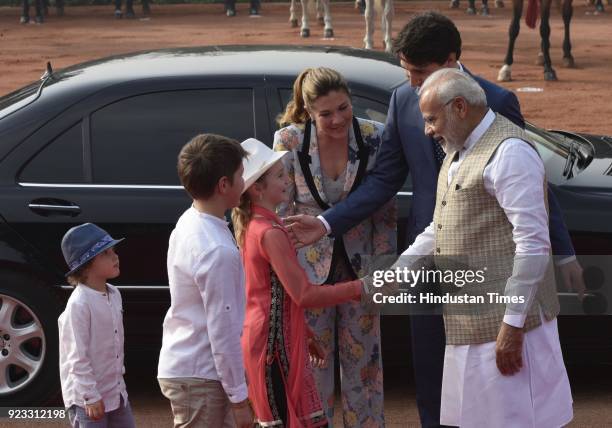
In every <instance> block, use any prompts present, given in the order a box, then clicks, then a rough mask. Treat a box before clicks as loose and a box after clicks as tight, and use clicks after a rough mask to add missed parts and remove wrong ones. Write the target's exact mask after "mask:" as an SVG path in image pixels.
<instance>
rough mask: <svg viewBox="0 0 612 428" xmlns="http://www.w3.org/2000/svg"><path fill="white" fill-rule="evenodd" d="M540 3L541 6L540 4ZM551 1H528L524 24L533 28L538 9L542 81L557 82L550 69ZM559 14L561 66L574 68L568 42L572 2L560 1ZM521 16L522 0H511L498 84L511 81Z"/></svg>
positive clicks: (570, 47)
mask: <svg viewBox="0 0 612 428" xmlns="http://www.w3.org/2000/svg"><path fill="white" fill-rule="evenodd" d="M540 1H541V4H540ZM551 2H552V0H528V4H527V13H526V16H525V23H526V24H527V26H528V27H530V28H535V24H536V21H537V17H538V8H540V36H541V38H542V45H541V49H542V59H543V65H544V80H547V81H554V80H557V73H556V72H555V70H554V69H553V67H552V62H551V60H550V52H549V51H550V24H549V21H550V5H551ZM561 8H562V9H561V13H562V16H563V24H564V27H565V34H564V38H563V64H564V66H565V67H568V68H573V67H575V62H574V57H573V56H572V44H571V42H570V21H571V19H572V13H573V8H572V0H562V3H561ZM522 14H523V0H512V21H511V23H510V30H509V35H510V40H509V43H508V51H507V53H506V59H505V60H504V65H503V66H502V67H501V69H500V70H499V73H498V74H497V80H498V81H500V82H509V81H510V80H512V75H511V74H512V73H511V72H512V63H513V62H514V59H513V56H512V54H513V51H514V42H515V41H516V38H517V37H518V34H519V29H520V20H521V15H522Z"/></svg>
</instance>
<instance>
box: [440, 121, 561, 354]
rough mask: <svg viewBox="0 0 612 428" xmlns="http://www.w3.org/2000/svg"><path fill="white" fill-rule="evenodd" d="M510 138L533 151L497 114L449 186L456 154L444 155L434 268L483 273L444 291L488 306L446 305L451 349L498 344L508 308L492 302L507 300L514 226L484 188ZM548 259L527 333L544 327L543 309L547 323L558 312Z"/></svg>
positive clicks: (521, 133)
mask: <svg viewBox="0 0 612 428" xmlns="http://www.w3.org/2000/svg"><path fill="white" fill-rule="evenodd" d="M509 138H518V139H521V140H523V141H526V142H528V143H529V144H530V145H531V146H532V147H534V146H533V143H531V142H530V141H529V140H528V139H527V135H526V134H525V131H524V130H522V129H521V128H519V127H518V126H516V125H515V124H513V123H512V122H510V121H509V120H508V119H506V118H505V117H503V116H500V115H499V114H497V115H496V118H495V120H494V122H493V124H492V125H491V126H490V127H489V129H488V130H487V131H486V132H485V133H484V135H482V137H481V138H480V139H479V140H478V141H477V142H476V143H475V144H474V146H473V148H472V150H471V152H470V153H469V154H468V155H467V156H466V157H465V159H464V160H463V162H462V163H461V165H460V167H459V170H458V171H457V173H456V174H455V176H454V178H453V180H452V181H451V183H450V185H448V184H447V182H448V169H449V167H450V165H451V163H452V161H453V159H454V158H455V157H456V155H457V152H452V153H449V154H448V156H446V159H445V161H444V163H443V164H442V168H441V171H440V175H439V177H438V190H437V196H436V208H435V211H434V228H435V249H434V260H435V263H436V267H437V268H438V269H441V270H443V271H446V270H450V271H452V272H454V273H458V272H459V271H460V270H463V271H466V270H472V271H477V270H481V271H482V270H483V269H484V281H483V282H482V283H475V282H472V283H469V284H467V283H466V284H465V285H463V287H457V286H456V285H455V284H445V285H443V286H442V289H443V291H444V292H448V293H450V294H452V295H455V296H458V295H466V296H474V298H479V297H478V296H481V297H480V299H481V301H482V300H484V301H485V303H484V304H483V303H472V304H470V303H465V302H462V303H448V304H445V305H444V325H445V329H446V343H447V344H449V345H466V344H476V343H485V342H491V341H495V340H496V339H497V334H498V332H499V329H500V326H501V323H502V321H503V317H504V313H505V309H506V305H505V304H504V303H503V302H502V303H495V302H492V299H493V298H494V296H495V295H498V296H504V289H505V287H506V282H507V280H508V278H510V277H511V276H512V269H513V265H514V255H515V248H516V246H515V244H514V241H513V239H512V224H511V223H510V221H508V218H507V217H506V214H505V212H504V210H503V209H502V208H501V207H500V206H499V203H498V202H497V199H496V198H495V197H494V196H491V195H490V194H489V193H488V192H487V190H486V189H485V186H484V179H483V174H484V169H485V167H486V166H487V164H488V163H489V161H490V160H491V158H492V157H493V155H494V154H495V151H496V150H497V148H498V147H499V145H500V144H501V143H502V142H503V141H505V140H507V139H509ZM534 150H535V147H534ZM542 185H543V186H544V195H547V183H546V180H544V183H542ZM546 205H547V206H548V203H546ZM533 257H543V256H533ZM550 259H551V258H549V266H548V270H547V273H546V275H545V277H544V280H543V281H542V282H541V283H540V285H539V287H538V291H537V294H536V297H535V299H534V303H533V304H532V305H531V307H530V308H529V313H528V316H527V319H526V321H525V325H524V329H525V331H528V330H531V329H533V328H535V327H537V326H539V325H540V317H539V308H541V309H542V312H543V314H544V317H545V318H546V319H547V320H551V319H553V318H554V317H556V316H557V314H558V313H559V301H558V299H557V293H556V286H555V281H554V271H553V266H552V263H550ZM489 293H492V294H489ZM491 296H493V297H491Z"/></svg>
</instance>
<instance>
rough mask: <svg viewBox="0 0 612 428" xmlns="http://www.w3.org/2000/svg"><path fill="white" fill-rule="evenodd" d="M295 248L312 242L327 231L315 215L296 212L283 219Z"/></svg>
mask: <svg viewBox="0 0 612 428" xmlns="http://www.w3.org/2000/svg"><path fill="white" fill-rule="evenodd" d="M283 222H284V223H285V226H286V228H287V231H288V232H289V237H290V238H291V242H292V243H293V245H294V246H295V248H302V247H305V246H306V245H310V244H314V243H315V242H317V241H318V240H319V239H321V238H322V237H323V236H325V234H326V233H327V230H326V229H325V225H324V224H323V223H322V222H321V220H319V219H318V218H316V217H313V216H311V215H305V214H298V215H292V216H289V217H286V218H284V219H283Z"/></svg>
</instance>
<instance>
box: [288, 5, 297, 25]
mask: <svg viewBox="0 0 612 428" xmlns="http://www.w3.org/2000/svg"><path fill="white" fill-rule="evenodd" d="M296 3H297V0H291V6H289V24H290V25H291V28H297V26H298V20H297V16H296V15H295V9H296V6H295V4H296Z"/></svg>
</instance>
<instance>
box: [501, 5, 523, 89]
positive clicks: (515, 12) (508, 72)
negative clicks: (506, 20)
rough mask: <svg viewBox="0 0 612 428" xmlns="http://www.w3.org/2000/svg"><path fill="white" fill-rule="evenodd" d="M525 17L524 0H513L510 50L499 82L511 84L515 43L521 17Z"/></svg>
mask: <svg viewBox="0 0 612 428" xmlns="http://www.w3.org/2000/svg"><path fill="white" fill-rule="evenodd" d="M522 15H523V0H512V21H510V28H509V29H508V50H507V51H506V59H504V65H503V66H502V68H501V69H500V70H499V73H498V74H497V80H498V81H499V82H509V81H511V80H512V64H513V63H514V56H513V54H514V42H516V38H517V37H518V35H519V32H520V30H521V16H522Z"/></svg>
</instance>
